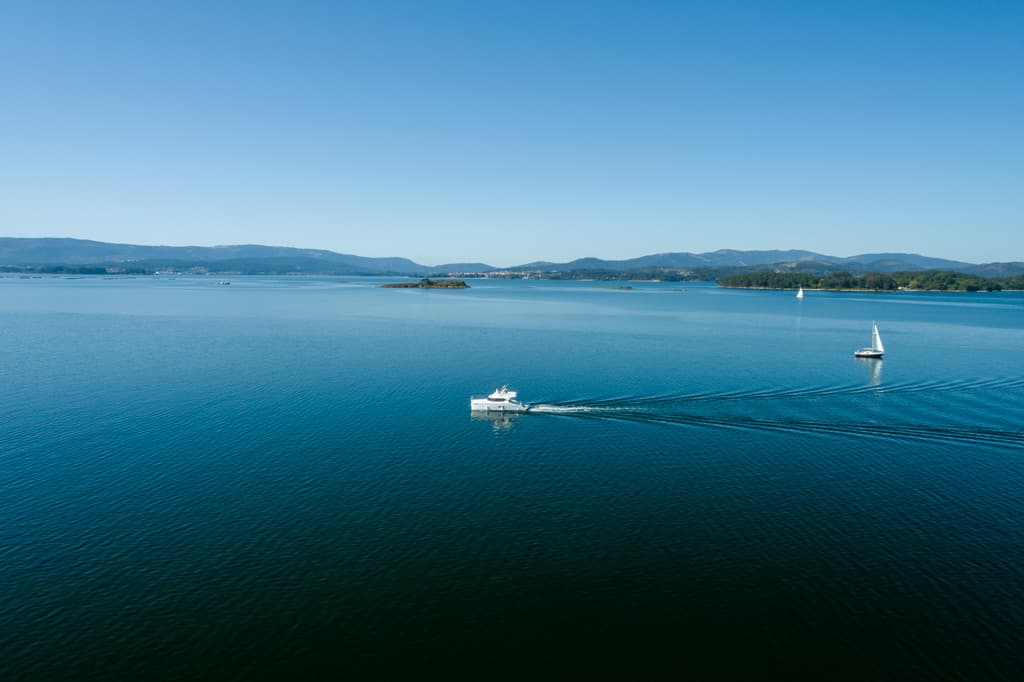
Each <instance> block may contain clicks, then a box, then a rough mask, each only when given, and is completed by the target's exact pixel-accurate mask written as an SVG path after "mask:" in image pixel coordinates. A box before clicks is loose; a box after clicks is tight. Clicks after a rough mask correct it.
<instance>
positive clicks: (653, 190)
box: [0, 0, 1024, 265]
mask: <svg viewBox="0 0 1024 682" xmlns="http://www.w3.org/2000/svg"><path fill="white" fill-rule="evenodd" d="M1022 121H1024V3H1020V2H964V3H944V2H927V3H909V2H908V3H892V2H808V3H779V2H765V3H757V2H750V3H744V2H724V1H723V2H707V3H689V2H687V3H684V2H671V3H658V2H647V3H633V2H621V3H615V2H596V1H595V2H580V3H573V2H562V3H556V2H536V3H533V2H526V1H517V2H508V3H499V2H464V3H463V2H425V1H421V2H409V3H394V2H380V1H378V2H365V3H341V2H327V3H302V2H287V3H286V2H277V3H270V2H245V3H242V2H238V3H223V2H199V3H187V2H164V3H139V2H135V3H128V2H125V3H104V2H94V3H86V2H67V3H49V2H42V1H30V2H18V1H15V2H11V1H10V0H7V1H6V2H2V3H0V235H3V236H70V237H80V238H90V239H98V240H103V241H118V242H132V243H143V244H201V245H212V244H233V243H264V244H278V245H289V246H302V247H313V248H328V249H332V250H336V251H341V252H344V253H355V254H359V255H366V256H394V255H400V256H406V257H410V258H413V259H414V260H417V261H419V262H422V263H427V264H436V263H440V262H454V261H485V262H488V263H491V264H495V265H511V264H515V263H521V262H525V261H529V260H553V261H562V260H569V259H572V258H576V257H581V256H598V257H603V258H627V257H633V256H639V255H644V254H648V253H657V252H665V251H707V250H714V249H719V248H735V249H770V248H805V249H810V250H814V251H819V252H823V253H829V254H833V255H839V256H846V255H853V254H856V253H864V252H878V251H910V252H919V253H925V254H928V255H932V256H941V257H947V258H956V259H961V260H968V261H976V262H982V261H986V262H987V261H997V260H998V261H1006V260H1024V123H1022Z"/></svg>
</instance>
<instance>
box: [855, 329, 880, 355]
mask: <svg viewBox="0 0 1024 682" xmlns="http://www.w3.org/2000/svg"><path fill="white" fill-rule="evenodd" d="M883 353H885V346H883V345H882V337H881V335H880V334H879V333H878V324H876V323H875V322H872V323H871V347H870V348H860V349H858V350H855V351H854V352H853V355H854V357H858V358H880V357H882V354H883Z"/></svg>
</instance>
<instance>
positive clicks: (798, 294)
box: [796, 287, 804, 299]
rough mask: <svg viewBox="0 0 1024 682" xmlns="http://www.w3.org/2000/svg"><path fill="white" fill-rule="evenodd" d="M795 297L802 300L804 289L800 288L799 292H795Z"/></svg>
mask: <svg viewBox="0 0 1024 682" xmlns="http://www.w3.org/2000/svg"><path fill="white" fill-rule="evenodd" d="M796 297H797V298H799V299H802V298H803V297H804V288H803V287H800V291H798V292H796Z"/></svg>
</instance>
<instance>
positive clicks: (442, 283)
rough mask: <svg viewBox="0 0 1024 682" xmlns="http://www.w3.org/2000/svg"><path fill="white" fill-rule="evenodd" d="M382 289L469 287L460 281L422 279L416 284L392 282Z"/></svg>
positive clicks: (384, 285)
mask: <svg viewBox="0 0 1024 682" xmlns="http://www.w3.org/2000/svg"><path fill="white" fill-rule="evenodd" d="M380 286H381V288H383V289H468V288H469V285H468V284H466V283H465V282H464V281H462V280H461V279H430V278H429V277H424V278H423V279H421V280H420V281H418V282H394V283H391V284H381V285H380Z"/></svg>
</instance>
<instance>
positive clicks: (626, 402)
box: [537, 379, 1024, 411]
mask: <svg viewBox="0 0 1024 682" xmlns="http://www.w3.org/2000/svg"><path fill="white" fill-rule="evenodd" d="M1021 389H1024V379H975V380H961V381H922V382H913V383H910V382H908V383H902V384H899V383H897V384H887V385H885V386H864V385H861V384H856V385H840V386H816V387H809V388H781V389H768V390H745V391H721V392H705V393H670V394H664V395H654V396H620V397H616V398H581V399H578V400H562V401H555V402H551V403H546V404H544V405H543V407H545V408H547V409H546V411H551V410H550V408H553V407H560V408H569V407H573V408H575V407H641V406H649V405H668V404H672V403H694V402H709V401H717V402H721V401H726V400H728V401H742V400H780V399H790V398H826V397H833V396H847V395H848V396H855V395H866V394H878V395H900V394H907V393H939V392H947V391H985V390H996V391H1014V390H1021ZM537 407H541V406H540V405H538V406H537Z"/></svg>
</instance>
